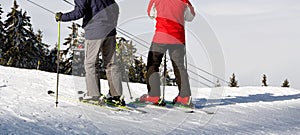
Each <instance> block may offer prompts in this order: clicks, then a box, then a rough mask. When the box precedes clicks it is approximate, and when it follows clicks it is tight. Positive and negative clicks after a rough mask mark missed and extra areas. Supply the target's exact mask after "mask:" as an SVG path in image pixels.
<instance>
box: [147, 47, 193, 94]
mask: <svg viewBox="0 0 300 135" xmlns="http://www.w3.org/2000/svg"><path fill="white" fill-rule="evenodd" d="M167 50H169V55H170V58H171V62H172V66H173V69H174V74H175V77H176V83H177V84H178V89H179V94H178V95H179V96H181V97H186V96H191V89H190V83H189V80H188V73H187V69H186V67H185V66H184V57H185V45H173V44H172V45H170V44H157V43H153V42H152V44H151V47H150V51H149V53H148V60H147V78H146V82H147V89H148V95H149V96H160V94H161V92H160V75H159V67H160V64H161V62H162V58H163V56H164V54H165V53H166V51H167Z"/></svg>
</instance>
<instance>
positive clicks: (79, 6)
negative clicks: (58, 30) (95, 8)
mask: <svg viewBox="0 0 300 135" xmlns="http://www.w3.org/2000/svg"><path fill="white" fill-rule="evenodd" d="M74 2H75V7H74V10H73V11H71V12H68V13H64V14H63V15H62V21H64V22H66V21H73V20H78V19H80V18H82V17H84V15H85V11H86V8H85V5H86V4H87V0H74Z"/></svg>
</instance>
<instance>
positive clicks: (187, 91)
mask: <svg viewBox="0 0 300 135" xmlns="http://www.w3.org/2000/svg"><path fill="white" fill-rule="evenodd" d="M184 48H185V46H184V45H172V46H171V47H170V49H169V53H170V57H171V61H172V65H173V69H174V74H175V77H176V83H177V85H178V90H179V94H178V96H177V97H176V98H175V99H174V102H175V103H180V104H183V105H190V103H191V88H190V83H189V78H188V73H187V69H186V67H185V66H184V57H185V49H184Z"/></svg>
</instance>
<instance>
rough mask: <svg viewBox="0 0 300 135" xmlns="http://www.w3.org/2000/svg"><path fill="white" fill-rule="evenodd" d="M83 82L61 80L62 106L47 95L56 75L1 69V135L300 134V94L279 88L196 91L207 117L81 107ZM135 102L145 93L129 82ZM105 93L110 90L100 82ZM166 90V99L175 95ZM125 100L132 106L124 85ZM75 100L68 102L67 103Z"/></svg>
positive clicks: (171, 89)
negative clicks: (79, 91) (80, 91)
mask: <svg viewBox="0 0 300 135" xmlns="http://www.w3.org/2000/svg"><path fill="white" fill-rule="evenodd" d="M83 80H84V78H81V77H74V76H68V75H60V85H59V95H60V98H59V104H58V107H57V108H56V107H55V98H54V97H51V96H49V95H48V94H47V91H48V90H54V91H55V88H56V74H55V73H48V72H43V71H37V70H27V69H17V68H10V67H3V66H0V101H1V102H0V134H17V135H19V134H51V135H52V134H116V135H119V134H134V135H139V134H176V135H177V134H222V135H223V134H272V135H273V134H276V135H277V134H278V135H291V134H293V135H296V134H299V132H300V126H299V125H300V119H299V113H300V91H299V90H296V89H293V88H278V87H240V88H227V87H224V88H214V89H209V88H192V92H193V97H194V101H197V103H198V102H200V103H203V104H204V103H206V104H205V107H204V108H203V109H205V110H209V111H215V112H216V113H215V114H213V115H208V114H205V113H201V112H199V113H193V114H188V113H183V112H182V111H178V110H167V109H157V108H151V107H146V108H140V109H143V110H145V111H147V112H148V113H146V114H140V113H133V112H131V113H128V112H114V111H111V110H107V109H103V108H100V107H96V106H87V105H84V104H80V103H78V102H76V97H77V96H78V95H77V93H76V91H77V90H84V88H85V85H84V81H83ZM129 86H130V90H131V92H132V95H133V97H139V96H141V95H142V94H144V93H146V92H147V90H146V86H145V85H144V84H137V83H130V84H129ZM101 87H102V89H103V93H107V90H108V86H107V82H106V81H105V80H101ZM176 94H177V88H176V87H173V86H172V87H171V86H170V87H166V99H167V100H171V99H172V98H174V96H176ZM124 95H125V97H126V101H127V102H130V101H131V100H130V98H129V93H128V90H127V88H126V83H124ZM63 97H65V98H68V99H74V100H66V99H64V98H63Z"/></svg>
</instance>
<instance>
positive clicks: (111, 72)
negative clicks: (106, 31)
mask: <svg viewBox="0 0 300 135" xmlns="http://www.w3.org/2000/svg"><path fill="white" fill-rule="evenodd" d="M101 50H102V55H103V57H102V58H103V60H104V67H105V68H106V76H107V80H108V85H109V94H110V96H111V97H109V98H107V102H109V103H112V104H114V105H122V106H125V101H124V98H123V96H122V94H123V91H122V71H121V68H120V62H119V60H118V57H117V56H116V37H115V36H111V37H107V38H106V40H105V41H104V42H103V45H102V49H101Z"/></svg>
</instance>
